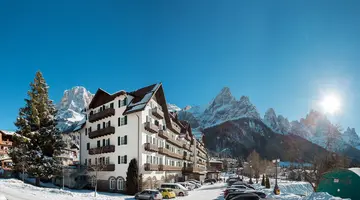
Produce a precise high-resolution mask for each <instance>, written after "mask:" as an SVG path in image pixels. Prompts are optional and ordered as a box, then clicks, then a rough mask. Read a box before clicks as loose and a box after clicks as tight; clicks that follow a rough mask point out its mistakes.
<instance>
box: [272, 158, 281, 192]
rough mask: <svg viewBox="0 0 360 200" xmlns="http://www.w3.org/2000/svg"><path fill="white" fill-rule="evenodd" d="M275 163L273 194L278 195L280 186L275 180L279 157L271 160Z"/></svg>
mask: <svg viewBox="0 0 360 200" xmlns="http://www.w3.org/2000/svg"><path fill="white" fill-rule="evenodd" d="M272 162H273V163H274V164H275V187H274V194H275V195H279V194H280V188H279V186H278V182H277V176H278V175H277V168H278V164H279V162H280V159H276V160H273V161H272Z"/></svg>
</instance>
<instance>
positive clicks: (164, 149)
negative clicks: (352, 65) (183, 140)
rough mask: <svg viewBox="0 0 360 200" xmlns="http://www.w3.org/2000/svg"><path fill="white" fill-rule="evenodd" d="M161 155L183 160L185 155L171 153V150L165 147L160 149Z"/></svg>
mask: <svg viewBox="0 0 360 200" xmlns="http://www.w3.org/2000/svg"><path fill="white" fill-rule="evenodd" d="M159 153H160V154H163V155H167V156H169V157H172V158H177V159H183V155H180V154H178V153H174V152H171V151H170V150H169V149H166V148H165V147H159Z"/></svg>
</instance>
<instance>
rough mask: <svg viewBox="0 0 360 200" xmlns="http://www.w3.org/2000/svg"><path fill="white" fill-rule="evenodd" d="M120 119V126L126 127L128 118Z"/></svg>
mask: <svg viewBox="0 0 360 200" xmlns="http://www.w3.org/2000/svg"><path fill="white" fill-rule="evenodd" d="M119 119H120V126H124V125H126V124H127V116H125V117H121V118H119Z"/></svg>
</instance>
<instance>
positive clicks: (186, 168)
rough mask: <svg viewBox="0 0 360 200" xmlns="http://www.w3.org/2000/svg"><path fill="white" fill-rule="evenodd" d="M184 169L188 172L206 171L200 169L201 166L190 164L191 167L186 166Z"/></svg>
mask: <svg viewBox="0 0 360 200" xmlns="http://www.w3.org/2000/svg"><path fill="white" fill-rule="evenodd" d="M183 171H184V172H188V173H192V172H201V171H204V170H202V169H200V168H199V167H194V166H189V167H184V168H183Z"/></svg>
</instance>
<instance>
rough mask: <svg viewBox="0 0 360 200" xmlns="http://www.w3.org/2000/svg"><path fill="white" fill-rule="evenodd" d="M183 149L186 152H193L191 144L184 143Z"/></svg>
mask: <svg viewBox="0 0 360 200" xmlns="http://www.w3.org/2000/svg"><path fill="white" fill-rule="evenodd" d="M183 147H184V149H186V150H189V151H190V150H191V149H190V145H189V144H186V143H183Z"/></svg>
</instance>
